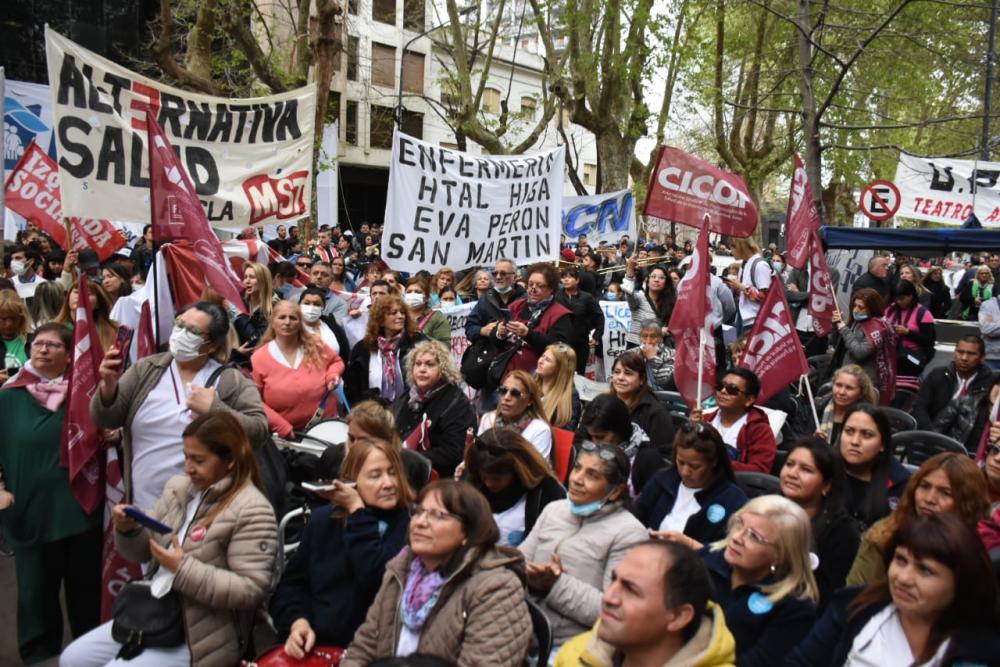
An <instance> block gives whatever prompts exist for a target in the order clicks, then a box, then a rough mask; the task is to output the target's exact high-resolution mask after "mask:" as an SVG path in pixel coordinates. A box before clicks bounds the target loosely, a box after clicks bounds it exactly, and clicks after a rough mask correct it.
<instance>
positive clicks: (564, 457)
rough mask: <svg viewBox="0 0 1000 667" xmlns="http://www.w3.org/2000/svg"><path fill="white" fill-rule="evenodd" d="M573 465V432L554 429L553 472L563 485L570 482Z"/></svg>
mask: <svg viewBox="0 0 1000 667" xmlns="http://www.w3.org/2000/svg"><path fill="white" fill-rule="evenodd" d="M572 465H573V431H567V430H566V429H564V428H556V427H554V426H553V427H552V470H553V471H555V473H556V479H558V480H559V482H560V483H561V484H566V482H567V480H569V471H570V468H571V467H572Z"/></svg>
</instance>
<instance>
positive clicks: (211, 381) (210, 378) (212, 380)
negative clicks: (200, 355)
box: [205, 363, 239, 389]
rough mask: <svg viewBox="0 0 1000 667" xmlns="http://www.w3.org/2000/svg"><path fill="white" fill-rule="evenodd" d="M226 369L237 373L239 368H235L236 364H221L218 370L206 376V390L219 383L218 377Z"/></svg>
mask: <svg viewBox="0 0 1000 667" xmlns="http://www.w3.org/2000/svg"><path fill="white" fill-rule="evenodd" d="M227 368H232V369H233V370H236V371H239V368H238V367H237V366H236V364H232V363H225V364H222V365H221V366H219V367H218V368H216V369H215V370H214V371H212V374H211V375H209V376H208V379H207V380H205V388H206V389H207V388H208V387H211V386H213V385H214V384H215V383H216V382H218V381H219V377H220V376H221V375H222V372H223V371H224V370H226V369H227Z"/></svg>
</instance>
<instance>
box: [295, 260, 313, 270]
mask: <svg viewBox="0 0 1000 667" xmlns="http://www.w3.org/2000/svg"><path fill="white" fill-rule="evenodd" d="M295 266H297V267H299V268H300V269H311V268H312V262H296V264H295Z"/></svg>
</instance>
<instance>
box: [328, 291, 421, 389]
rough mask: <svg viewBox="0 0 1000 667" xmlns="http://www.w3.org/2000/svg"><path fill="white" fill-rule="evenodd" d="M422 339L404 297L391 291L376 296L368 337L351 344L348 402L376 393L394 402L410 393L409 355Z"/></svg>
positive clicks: (347, 387) (347, 381)
mask: <svg viewBox="0 0 1000 667" xmlns="http://www.w3.org/2000/svg"><path fill="white" fill-rule="evenodd" d="M420 340H423V336H421V335H420V332H419V331H418V330H417V324H416V322H414V321H413V318H412V317H410V311H409V309H408V308H407V307H406V304H405V303H403V299H402V298H400V297H399V296H396V295H391V294H390V295H386V296H384V297H380V298H378V299H376V300H375V302H374V303H373V304H372V307H371V310H370V311H369V312H368V327H367V329H366V330H365V337H364V338H362V339H361V340H359V341H358V342H357V343H355V345H354V347H353V348H351V356H350V359H349V361H348V362H347V371H346V372H345V374H344V392H345V393H346V395H347V400H348V402H349V403H350V404H351V405H354V404H355V403H358V402H360V401H363V400H365V399H366V398H373V397H375V396H381V397H382V398H384V399H386V400H387V401H390V402H392V401H395V400H396V399H397V398H398V397H399V396H403V395H406V393H407V392H408V391H409V388H408V387H407V385H406V379H405V377H404V376H403V367H404V364H405V362H406V355H407V354H409V352H410V349H412V347H413V345H414V344H415V343H416V342H417V341H420Z"/></svg>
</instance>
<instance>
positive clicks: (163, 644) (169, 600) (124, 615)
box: [111, 580, 184, 660]
mask: <svg viewBox="0 0 1000 667" xmlns="http://www.w3.org/2000/svg"><path fill="white" fill-rule="evenodd" d="M151 584H152V582H150V581H148V580H137V581H130V582H128V583H127V584H125V586H124V587H123V588H122V590H121V592H120V593H118V595H117V596H116V597H115V602H114V605H113V606H112V608H111V616H112V619H113V621H112V623H111V638H112V639H114V640H115V641H116V642H118V643H119V644H121V645H122V647H121V650H120V651H118V655H117V656H115V657H116V658H121V659H122V660H131V659H132V658H134V657H136V656H137V655H139V654H140V653H142V652H143V650H145V649H146V648H172V647H174V646H180V645H181V644H183V643H184V618H183V616H182V612H181V598H180V596H179V595H178V594H177V593H176V592H175V591H170V592H169V593H167V594H166V595H164V596H163V597H162V598H155V597H153V593H152V589H151Z"/></svg>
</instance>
